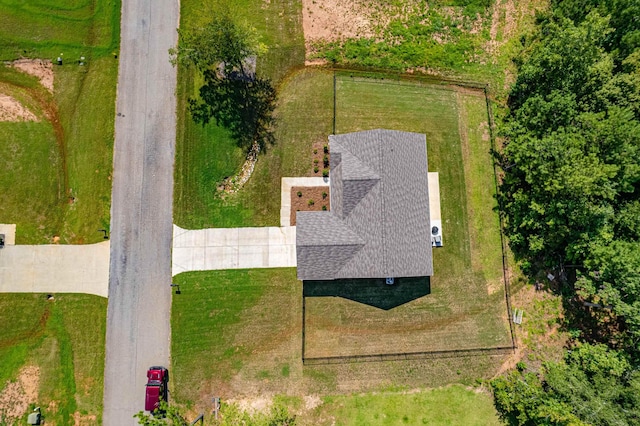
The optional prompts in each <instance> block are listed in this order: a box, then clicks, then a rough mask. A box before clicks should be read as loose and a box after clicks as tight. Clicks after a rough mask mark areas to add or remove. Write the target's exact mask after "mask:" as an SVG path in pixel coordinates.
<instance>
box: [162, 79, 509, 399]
mask: <svg viewBox="0 0 640 426" xmlns="http://www.w3.org/2000/svg"><path fill="white" fill-rule="evenodd" d="M385 81H386V80H385ZM337 83H338V84H337V86H338V97H337V104H338V105H337V112H338V117H337V123H336V124H337V131H338V132H346V131H354V130H359V129H365V128H376V127H385V128H392V129H394V128H395V129H404V130H410V131H418V132H423V133H426V134H427V143H428V155H429V168H430V170H431V171H438V172H439V173H440V185H441V204H442V216H443V229H444V247H442V248H439V249H436V250H435V253H434V267H435V274H434V277H432V278H431V282H430V287H431V292H430V294H428V295H426V296H424V294H414V293H415V292H412V291H408V292H407V293H403V295H402V296H403V298H406V299H407V302H408V303H404V304H402V305H400V306H398V307H395V308H393V309H389V310H387V309H381V308H378V307H374V306H370V305H367V304H364V303H359V302H356V301H354V300H349V299H347V298H339V297H338V298H336V297H311V295H310V294H307V296H309V297H305V305H306V306H305V309H306V316H305V320H306V324H305V325H306V327H305V330H304V332H305V356H306V357H323V356H341V355H355V354H358V355H362V354H379V353H393V352H422V351H431V350H452V349H473V348H480V347H481V348H487V347H499V346H510V344H511V341H510V334H509V327H508V322H507V321H506V306H505V303H504V286H503V283H502V269H501V268H502V263H501V256H502V252H501V247H500V234H499V228H498V221H497V217H496V215H495V213H494V212H493V210H492V208H493V206H494V199H493V197H492V194H493V190H494V188H495V185H494V182H493V169H492V162H491V158H490V156H489V147H490V140H489V138H488V127H487V115H486V105H485V99H484V96H483V95H482V92H479V93H478V92H473V91H468V90H457V89H455V88H451V87H447V86H439V85H432V84H423V83H420V82H413V81H411V82H407V81H394V82H392V83H391V84H383V83H382V82H381V81H380V80H373V79H362V78H351V77H349V76H346V77H344V76H342V77H339V78H338V82H337ZM332 88H333V75H332V73H329V72H323V71H317V70H301V71H298V72H295V73H293V74H292V75H291V76H289V77H288V78H286V79H285V80H284V81H283V83H282V85H281V90H280V105H279V107H278V110H277V114H278V117H279V127H278V133H277V136H278V139H277V144H276V146H274V147H273V148H272V149H270V150H269V151H268V152H267V153H266V154H265V155H263V156H262V157H261V158H260V160H259V162H258V165H257V167H256V171H255V172H254V176H253V177H252V179H251V180H250V181H249V183H248V184H247V186H246V187H245V188H243V190H242V191H241V192H240V193H239V194H237V196H236V198H235V199H233V198H232V200H233V201H234V202H236V203H238V204H236V205H235V207H230V206H229V205H227V206H224V207H215V208H211V209H210V211H211V212H216V213H215V214H216V215H217V216H212V217H213V218H215V217H220V218H225V217H227V219H226V222H224V224H223V225H221V224H220V223H219V222H215V219H214V220H212V221H211V222H200V224H202V225H208V226H216V225H217V226H250V225H254V226H261V225H277V222H278V216H279V208H280V205H279V200H280V192H279V187H280V178H281V177H282V176H300V175H309V174H313V171H312V170H311V169H312V162H311V158H312V149H313V148H312V146H313V143H314V142H320V143H324V141H326V137H327V135H328V134H329V133H331V131H332V109H333V108H332V106H333V96H332ZM212 161H214V160H212ZM225 203H230V201H229V199H227V200H225ZM241 203H244V204H241ZM232 206H233V205H232ZM233 208H238V211H237V212H235V213H234V210H232V209H233ZM242 212H244V213H246V212H250V213H251V215H248V216H244V217H243V216H241V213H242ZM256 218H258V219H256ZM192 224H193V225H197V223H192ZM175 280H176V282H177V283H179V284H180V285H181V289H182V290H183V291H182V294H181V295H179V296H175V297H174V304H173V311H172V356H173V359H172V363H173V365H172V368H173V369H174V370H175V374H174V376H173V377H174V381H173V385H174V386H175V390H174V396H176V399H177V400H178V401H180V402H183V403H186V404H188V405H191V406H195V407H198V406H200V405H199V404H202V403H203V401H206V400H207V398H209V397H211V396H215V395H217V394H218V393H219V394H222V395H224V396H225V397H229V396H234V397H235V396H238V395H252V394H254V393H255V392H263V393H265V394H267V395H269V394H272V395H277V394H287V395H301V394H303V395H304V394H309V393H314V392H317V393H320V394H327V393H335V392H340V393H342V392H359V391H364V390H367V389H370V390H376V389H380V388H381V387H382V388H384V387H385V386H393V385H396V386H408V387H423V386H440V385H444V384H448V383H455V382H462V383H467V384H472V383H474V381H475V379H477V378H479V377H487V376H490V375H491V374H493V372H494V371H495V369H496V368H497V366H498V365H499V364H500V362H501V357H500V356H496V355H481V356H472V357H454V358H438V359H434V358H431V357H428V358H426V359H420V360H412V361H385V362H377V363H375V368H372V365H373V364H370V363H346V364H336V365H308V366H305V367H304V368H303V366H302V362H301V356H302V333H303V331H302V285H301V283H300V282H298V281H297V280H296V278H295V270H292V269H291V270H290V269H274V270H251V271H211V272H198V273H188V274H182V275H179V276H178V277H176V278H175ZM398 288H400V286H399V287H398ZM406 288H407V289H409V290H412V289H415V288H414V287H411V286H407V287H406ZM361 290H362V289H355V290H354V292H355V293H358V297H355V296H353V295H352V297H350V299H356V300H357V299H358V298H360V299H361V298H362V297H365V298H366V297H369V296H371V297H377V298H378V299H380V297H379V296H380V294H378V293H376V290H375V289H367V292H368V293H367V294H368V296H367V295H365V296H362V291H361ZM345 291H346V290H345ZM305 292H306V290H305ZM355 293H354V294H355ZM373 293H376V294H373ZM345 297H349V296H348V295H346V296H345ZM365 302H366V301H365Z"/></svg>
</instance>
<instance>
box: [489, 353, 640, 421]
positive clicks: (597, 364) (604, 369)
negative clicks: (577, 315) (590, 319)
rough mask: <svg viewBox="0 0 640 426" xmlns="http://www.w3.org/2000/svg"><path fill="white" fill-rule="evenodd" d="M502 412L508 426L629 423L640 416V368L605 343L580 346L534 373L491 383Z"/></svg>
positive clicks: (500, 378)
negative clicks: (556, 361) (639, 370)
mask: <svg viewBox="0 0 640 426" xmlns="http://www.w3.org/2000/svg"><path fill="white" fill-rule="evenodd" d="M491 386H492V389H493V393H494V398H495V404H496V408H497V409H498V412H499V413H500V414H501V416H502V417H503V418H504V419H505V420H507V421H509V423H511V424H513V425H573V426H581V425H612V426H613V425H632V424H638V422H639V421H640V373H638V372H637V371H636V370H635V369H634V368H633V367H632V365H631V364H630V363H629V361H628V360H627V359H626V356H625V355H624V354H623V353H621V352H617V351H612V350H609V349H608V348H607V347H606V346H604V345H587V344H583V345H579V346H577V347H576V348H574V349H573V350H571V351H569V352H568V353H567V354H566V356H565V359H564V361H563V362H560V363H553V362H550V363H546V364H545V365H544V367H543V368H542V369H541V371H539V372H537V373H533V372H528V373H521V372H519V371H514V372H512V373H510V374H509V375H507V376H504V377H499V378H497V379H494V380H493V381H492V382H491Z"/></svg>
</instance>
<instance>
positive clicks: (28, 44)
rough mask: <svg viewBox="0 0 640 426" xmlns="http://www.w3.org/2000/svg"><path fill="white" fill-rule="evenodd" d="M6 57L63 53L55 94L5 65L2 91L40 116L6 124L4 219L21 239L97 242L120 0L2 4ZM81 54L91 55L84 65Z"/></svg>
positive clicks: (107, 192) (107, 191) (1, 150)
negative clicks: (26, 121) (13, 225)
mask: <svg viewBox="0 0 640 426" xmlns="http://www.w3.org/2000/svg"><path fill="white" fill-rule="evenodd" d="M0 16H3V26H2V28H0V59H2V60H13V59H16V58H18V57H23V56H24V57H29V58H41V59H50V60H51V59H55V58H56V57H57V56H58V55H60V54H62V57H63V58H64V64H63V65H62V66H57V65H54V92H53V94H51V93H49V92H48V91H47V90H46V89H44V88H43V87H42V86H41V85H40V84H39V82H38V81H37V79H35V78H34V77H30V76H27V75H26V74H23V73H20V72H18V71H15V70H13V69H10V68H8V67H6V66H5V65H2V66H0V90H1V91H2V92H3V93H6V94H9V95H11V96H13V97H14V98H16V99H18V100H19V101H20V102H21V103H23V105H25V106H27V107H28V108H29V109H31V110H32V111H33V112H34V113H35V114H36V115H37V116H38V118H39V121H38V122H30V123H11V122H2V123H0V136H1V137H2V138H3V140H6V141H9V144H3V145H2V146H1V147H0V154H1V158H2V159H1V160H0V162H1V165H2V166H3V170H5V171H10V173H3V174H2V176H0V186H2V187H3V188H5V196H4V199H3V203H2V206H0V222H2V223H16V224H17V235H16V241H17V242H18V243H19V244H41V243H50V242H51V241H52V237H54V236H58V237H60V242H62V243H91V242H97V241H100V240H101V236H102V234H101V233H99V232H98V229H101V228H107V229H108V226H109V208H110V198H111V169H112V158H113V128H114V116H115V89H116V79H117V67H118V61H117V60H116V59H114V57H113V55H112V54H113V53H117V52H118V48H119V47H118V46H119V22H120V2H119V1H113V0H111V1H102V2H98V3H95V2H90V1H83V0H76V1H72V2H69V1H54V0H51V1H47V2H45V3H42V2H41V3H34V4H25V3H23V2H18V3H16V2H0ZM80 56H84V57H85V58H86V60H85V65H84V66H79V65H78V63H77V61H78V59H79V57H80Z"/></svg>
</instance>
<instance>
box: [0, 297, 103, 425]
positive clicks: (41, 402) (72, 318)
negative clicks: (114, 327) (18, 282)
mask: <svg viewBox="0 0 640 426" xmlns="http://www.w3.org/2000/svg"><path fill="white" fill-rule="evenodd" d="M106 308H107V300H106V299H104V298H101V297H97V296H89V295H76V294H67V295H57V296H56V299H55V300H53V301H49V300H47V299H46V297H45V295H44V294H3V295H0V324H3V333H2V334H1V335H0V364H1V365H2V366H3V367H2V369H1V370H0V393H1V392H2V390H3V389H4V388H5V386H6V385H7V383H8V381H9V380H16V379H17V378H18V376H19V374H20V370H21V369H22V368H23V367H26V366H35V367H37V368H38V369H39V375H38V379H37V382H38V387H37V394H38V396H37V398H36V400H32V401H28V402H29V403H33V404H36V405H38V406H40V407H42V408H43V412H44V415H45V416H46V418H47V422H50V423H52V424H73V423H74V421H73V415H74V413H76V412H77V413H78V414H79V415H80V416H81V417H83V418H84V419H85V421H86V420H88V421H89V422H90V423H91V424H99V423H100V422H101V415H102V414H101V413H102V395H103V383H104V382H103V376H104V354H105V346H104V336H105V324H106V312H107V309H106ZM80 325H81V326H80ZM1 408H7V407H1ZM23 420H24V421H26V416H25V419H23Z"/></svg>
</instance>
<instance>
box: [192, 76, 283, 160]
mask: <svg viewBox="0 0 640 426" xmlns="http://www.w3.org/2000/svg"><path fill="white" fill-rule="evenodd" d="M204 81H205V83H204V85H203V86H202V87H201V88H200V99H201V100H195V99H191V100H190V101H189V109H190V111H191V115H192V116H193V119H194V120H195V121H196V122H198V123H201V124H202V125H204V124H206V123H208V122H209V121H210V120H211V118H213V119H215V121H216V123H217V124H218V125H220V126H223V127H226V128H227V129H229V130H230V132H231V135H232V137H233V138H234V139H235V140H236V143H237V144H238V145H239V146H241V147H243V148H246V149H248V148H250V147H251V146H252V145H253V144H254V143H256V144H258V146H259V147H260V148H263V147H264V146H266V145H268V144H272V143H273V142H274V137H273V131H272V129H273V125H274V122H275V120H274V118H273V111H274V109H275V107H276V90H275V89H274V88H273V86H272V85H271V83H270V82H269V81H268V80H266V79H262V78H254V79H246V80H245V79H242V78H224V77H221V76H220V75H219V74H218V73H217V72H216V71H213V70H207V71H205V72H204Z"/></svg>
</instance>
